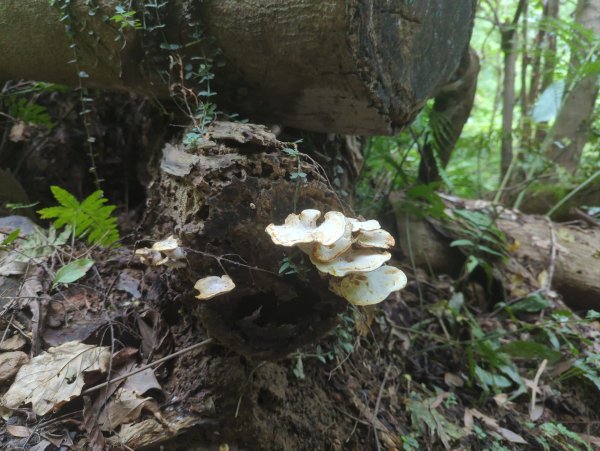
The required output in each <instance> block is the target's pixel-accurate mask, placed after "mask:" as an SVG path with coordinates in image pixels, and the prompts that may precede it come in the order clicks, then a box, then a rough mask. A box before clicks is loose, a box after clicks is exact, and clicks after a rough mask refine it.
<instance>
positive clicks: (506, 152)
mask: <svg viewBox="0 0 600 451" xmlns="http://www.w3.org/2000/svg"><path fill="white" fill-rule="evenodd" d="M525 3H526V1H525V0H520V1H519V4H518V6H517V10H516V12H515V15H514V17H513V19H512V22H507V23H503V24H501V25H500V35H501V41H502V53H503V54H504V78H503V90H502V146H501V153H500V175H501V177H504V176H505V175H506V173H507V172H508V169H509V167H510V165H511V162H512V160H513V142H512V141H513V133H512V122H513V116H514V111H513V110H514V107H515V103H516V96H515V80H516V65H517V49H518V34H517V26H518V23H519V19H520V18H521V13H522V12H523V8H524V6H525Z"/></svg>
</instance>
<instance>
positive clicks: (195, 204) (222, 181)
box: [150, 122, 346, 360]
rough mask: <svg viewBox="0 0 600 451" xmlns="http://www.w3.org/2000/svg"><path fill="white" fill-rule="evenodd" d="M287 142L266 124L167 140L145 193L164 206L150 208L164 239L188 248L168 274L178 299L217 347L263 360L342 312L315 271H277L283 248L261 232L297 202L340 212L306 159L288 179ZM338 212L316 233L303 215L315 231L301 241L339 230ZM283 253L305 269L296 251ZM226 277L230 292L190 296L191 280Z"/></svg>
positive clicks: (310, 339) (308, 337)
mask: <svg viewBox="0 0 600 451" xmlns="http://www.w3.org/2000/svg"><path fill="white" fill-rule="evenodd" d="M285 147H286V145H285V144H284V143H282V142H280V141H278V140H277V139H276V138H275V136H274V135H273V134H271V133H270V132H268V131H267V130H266V129H265V128H264V127H260V126H253V125H245V124H233V123H222V122H221V123H217V124H215V126H214V127H213V128H212V129H209V131H208V134H207V135H206V136H205V137H203V141H202V142H201V143H200V145H199V146H197V148H195V149H192V148H184V147H183V146H173V145H167V146H166V147H165V149H164V151H163V156H162V159H161V160H160V161H157V162H155V163H154V164H155V165H160V171H159V172H160V175H159V178H158V179H157V180H155V181H154V183H153V184H152V186H151V188H150V190H151V192H150V199H160V202H161V203H160V207H161V208H160V210H158V209H154V210H153V212H152V214H153V217H151V219H153V222H154V225H155V228H156V225H157V224H160V230H161V233H163V234H164V236H167V235H169V234H174V235H176V236H177V237H178V238H179V240H180V243H181V247H182V248H184V249H185V250H186V256H185V262H186V265H187V266H186V268H185V269H181V270H179V269H178V270H176V271H177V272H176V273H174V274H175V275H174V276H173V277H177V278H178V280H174V282H179V284H180V285H181V286H182V287H189V288H188V289H187V291H186V292H185V296H184V298H185V299H184V300H183V305H182V307H183V309H184V311H185V312H186V314H189V315H197V317H198V318H199V320H200V322H201V324H202V326H204V328H205V329H206V331H207V333H208V335H209V336H211V337H214V338H215V339H216V340H217V341H218V342H220V343H221V344H223V345H225V346H227V347H229V348H230V349H232V350H234V351H235V352H238V353H241V354H243V355H245V356H248V357H252V358H257V359H265V360H269V359H278V358H282V357H285V356H287V355H288V354H290V353H292V352H294V351H295V350H297V349H298V348H300V347H301V346H304V345H306V344H309V343H314V342H316V341H317V340H319V339H320V338H321V337H322V336H323V335H325V334H327V333H328V332H329V331H330V330H331V329H332V328H333V327H334V326H335V325H336V324H337V320H338V313H340V312H342V311H343V310H344V309H345V308H346V303H345V301H344V300H343V299H341V298H340V297H338V296H337V295H336V294H335V293H333V292H332V291H330V290H329V288H328V281H327V280H323V279H322V278H321V277H320V276H319V274H318V273H317V271H316V270H314V269H312V270H311V271H309V272H308V274H307V275H306V277H307V278H306V279H304V278H301V277H300V275H299V274H290V275H284V276H280V275H279V269H280V267H281V264H282V259H283V257H284V254H283V252H282V248H281V247H279V246H276V245H274V244H273V242H272V241H271V239H270V237H269V236H268V235H267V234H266V233H265V228H266V227H267V226H268V225H269V224H271V223H276V224H282V223H283V222H284V220H285V218H286V217H287V216H288V215H289V213H290V212H291V211H294V209H295V206H296V209H297V211H302V210H319V211H329V210H340V209H341V208H342V206H341V205H340V203H339V200H338V197H337V196H336V195H335V193H334V192H333V190H332V189H331V188H330V187H329V185H328V183H327V181H326V180H325V179H324V178H323V176H322V175H320V173H319V172H318V170H317V169H316V168H315V167H314V166H312V165H311V164H308V163H304V162H302V163H301V170H302V172H303V173H305V174H306V178H300V179H299V178H292V177H291V175H292V174H293V173H295V172H296V171H298V161H297V159H296V158H295V157H291V156H289V155H287V154H286V153H285V152H282V149H284V148H285ZM150 207H152V205H150ZM317 213H318V212H317ZM312 214H313V215H314V212H313V213H312ZM343 218H344V216H343V214H341V213H336V214H330V215H327V217H326V218H321V219H326V221H325V222H324V223H323V224H321V225H320V227H315V228H314V229H315V230H313V228H312V227H310V222H311V220H312V219H311V213H310V212H308V213H305V215H304V216H303V218H302V219H301V218H297V219H298V221H300V223H302V221H304V222H305V223H306V224H305V228H307V229H310V230H311V232H310V233H311V234H312V233H313V232H314V236H311V238H310V239H308V238H305V239H306V240H307V241H312V240H313V238H314V237H317V238H323V242H325V243H333V242H335V241H336V240H338V239H339V238H340V237H341V236H342V235H343V234H344V232H345V230H346V225H345V222H344V219H343ZM315 220H316V218H315ZM340 226H341V228H340ZM290 250H291V251H292V253H295V254H296V255H297V256H298V257H303V258H304V260H305V262H306V265H307V268H308V267H311V268H312V265H311V264H310V261H309V258H308V257H306V256H304V254H303V253H302V251H301V250H300V249H296V248H290ZM209 255H213V256H216V257H223V258H222V259H220V260H218V259H217V258H212V257H210V256H209ZM288 256H290V257H293V255H292V254H288ZM232 262H233V263H232ZM221 265H222V267H221ZM223 274H227V275H228V276H229V277H231V280H232V281H233V282H234V283H235V288H234V289H233V290H232V291H230V292H227V293H224V294H220V295H219V296H216V297H214V298H212V299H207V300H199V299H196V298H195V296H196V295H198V291H195V290H193V289H192V287H193V286H194V284H195V283H196V281H197V280H198V279H202V278H204V277H206V276H221V275H223ZM163 308H172V307H170V306H168V305H164V306H163Z"/></svg>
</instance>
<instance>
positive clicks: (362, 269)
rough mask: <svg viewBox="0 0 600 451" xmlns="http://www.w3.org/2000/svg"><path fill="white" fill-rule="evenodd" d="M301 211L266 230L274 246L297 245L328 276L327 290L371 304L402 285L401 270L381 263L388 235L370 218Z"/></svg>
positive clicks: (390, 242) (390, 243) (391, 241)
mask: <svg viewBox="0 0 600 451" xmlns="http://www.w3.org/2000/svg"><path fill="white" fill-rule="evenodd" d="M320 217H321V212H320V211H319V210H304V211H302V212H301V213H300V214H290V215H288V217H287V218H286V219H285V223H284V224H282V225H275V224H269V225H268V226H267V228H266V232H267V233H268V234H269V236H270V237H271V239H272V240H273V242H274V243H275V244H277V245H280V246H285V247H292V246H297V247H298V248H300V249H301V250H302V251H303V252H304V253H306V254H308V256H309V258H310V261H311V262H312V264H313V265H315V267H316V268H317V269H318V270H319V272H321V273H322V274H326V275H328V276H329V289H330V290H331V291H333V292H334V293H336V294H337V295H338V296H341V297H343V298H345V299H346V300H347V301H348V302H350V303H351V304H354V305H372V304H377V303H379V302H381V301H383V300H384V299H386V298H387V297H388V296H389V294H390V293H392V292H393V291H398V290H401V289H402V288H404V287H405V286H406V276H405V275H404V273H403V272H402V271H400V270H399V269H398V268H395V267H393V266H387V265H385V264H384V263H385V262H387V261H388V260H389V259H390V258H391V254H390V253H389V252H387V249H390V248H391V247H393V246H394V238H393V237H392V235H390V234H389V233H388V232H387V231H385V230H383V229H382V228H381V225H380V224H379V222H377V221H375V220H370V221H360V220H358V219H354V218H347V217H345V216H344V214H342V213H340V212H338V211H330V212H328V213H325V216H324V218H323V221H322V222H321V223H320V224H318V220H319V218H320Z"/></svg>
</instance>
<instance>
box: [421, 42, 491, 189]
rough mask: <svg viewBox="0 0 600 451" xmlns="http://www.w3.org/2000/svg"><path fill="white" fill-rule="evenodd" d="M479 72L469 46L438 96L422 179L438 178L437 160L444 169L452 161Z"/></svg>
mask: <svg viewBox="0 0 600 451" xmlns="http://www.w3.org/2000/svg"><path fill="white" fill-rule="evenodd" d="M478 75H479V57H478V56H477V53H476V52H475V50H474V49H473V48H469V50H468V51H467V52H465V54H464V56H463V59H462V61H461V64H460V66H459V68H458V70H457V71H456V74H455V75H454V77H452V80H450V82H449V83H448V84H446V85H444V86H443V87H442V89H441V90H440V92H439V93H438V94H437V95H436V96H435V104H434V106H433V112H432V113H431V116H430V121H431V125H432V127H431V128H432V132H433V137H432V141H430V142H428V143H427V144H426V145H425V147H424V149H423V152H422V155H421V162H420V164H419V180H421V181H422V182H424V183H429V182H433V181H436V180H439V178H440V174H439V168H438V161H439V164H440V165H441V167H442V168H445V167H446V165H447V164H448V162H449V161H450V157H451V156H452V151H453V150H454V146H456V142H457V141H458V138H460V134H461V132H462V130H463V127H464V126H465V124H466V122H467V120H468V119H469V116H470V115H471V109H472V108H473V102H474V100H475V93H476V91H477V77H478ZM436 153H437V158H436Z"/></svg>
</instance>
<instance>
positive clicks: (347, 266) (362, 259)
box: [310, 249, 392, 277]
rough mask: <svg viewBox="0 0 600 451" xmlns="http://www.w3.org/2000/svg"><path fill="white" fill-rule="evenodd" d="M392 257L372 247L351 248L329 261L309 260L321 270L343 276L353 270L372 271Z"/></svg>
mask: <svg viewBox="0 0 600 451" xmlns="http://www.w3.org/2000/svg"><path fill="white" fill-rule="evenodd" d="M390 258H392V255H391V254H390V253H389V252H379V251H376V250H374V249H352V250H351V251H349V252H346V253H344V254H342V255H340V256H339V257H337V258H336V259H334V260H332V261H330V262H325V263H323V262H320V261H318V260H316V259H315V258H313V257H312V255H311V259H310V261H311V262H312V264H313V265H315V266H316V267H317V269H318V270H319V271H321V272H324V273H327V274H331V275H332V276H335V277H343V276H345V275H346V274H350V273H355V272H361V273H362V272H368V271H373V270H375V269H377V268H379V267H380V266H381V265H383V264H384V263H385V262H386V261H388V260H389V259H390Z"/></svg>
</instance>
